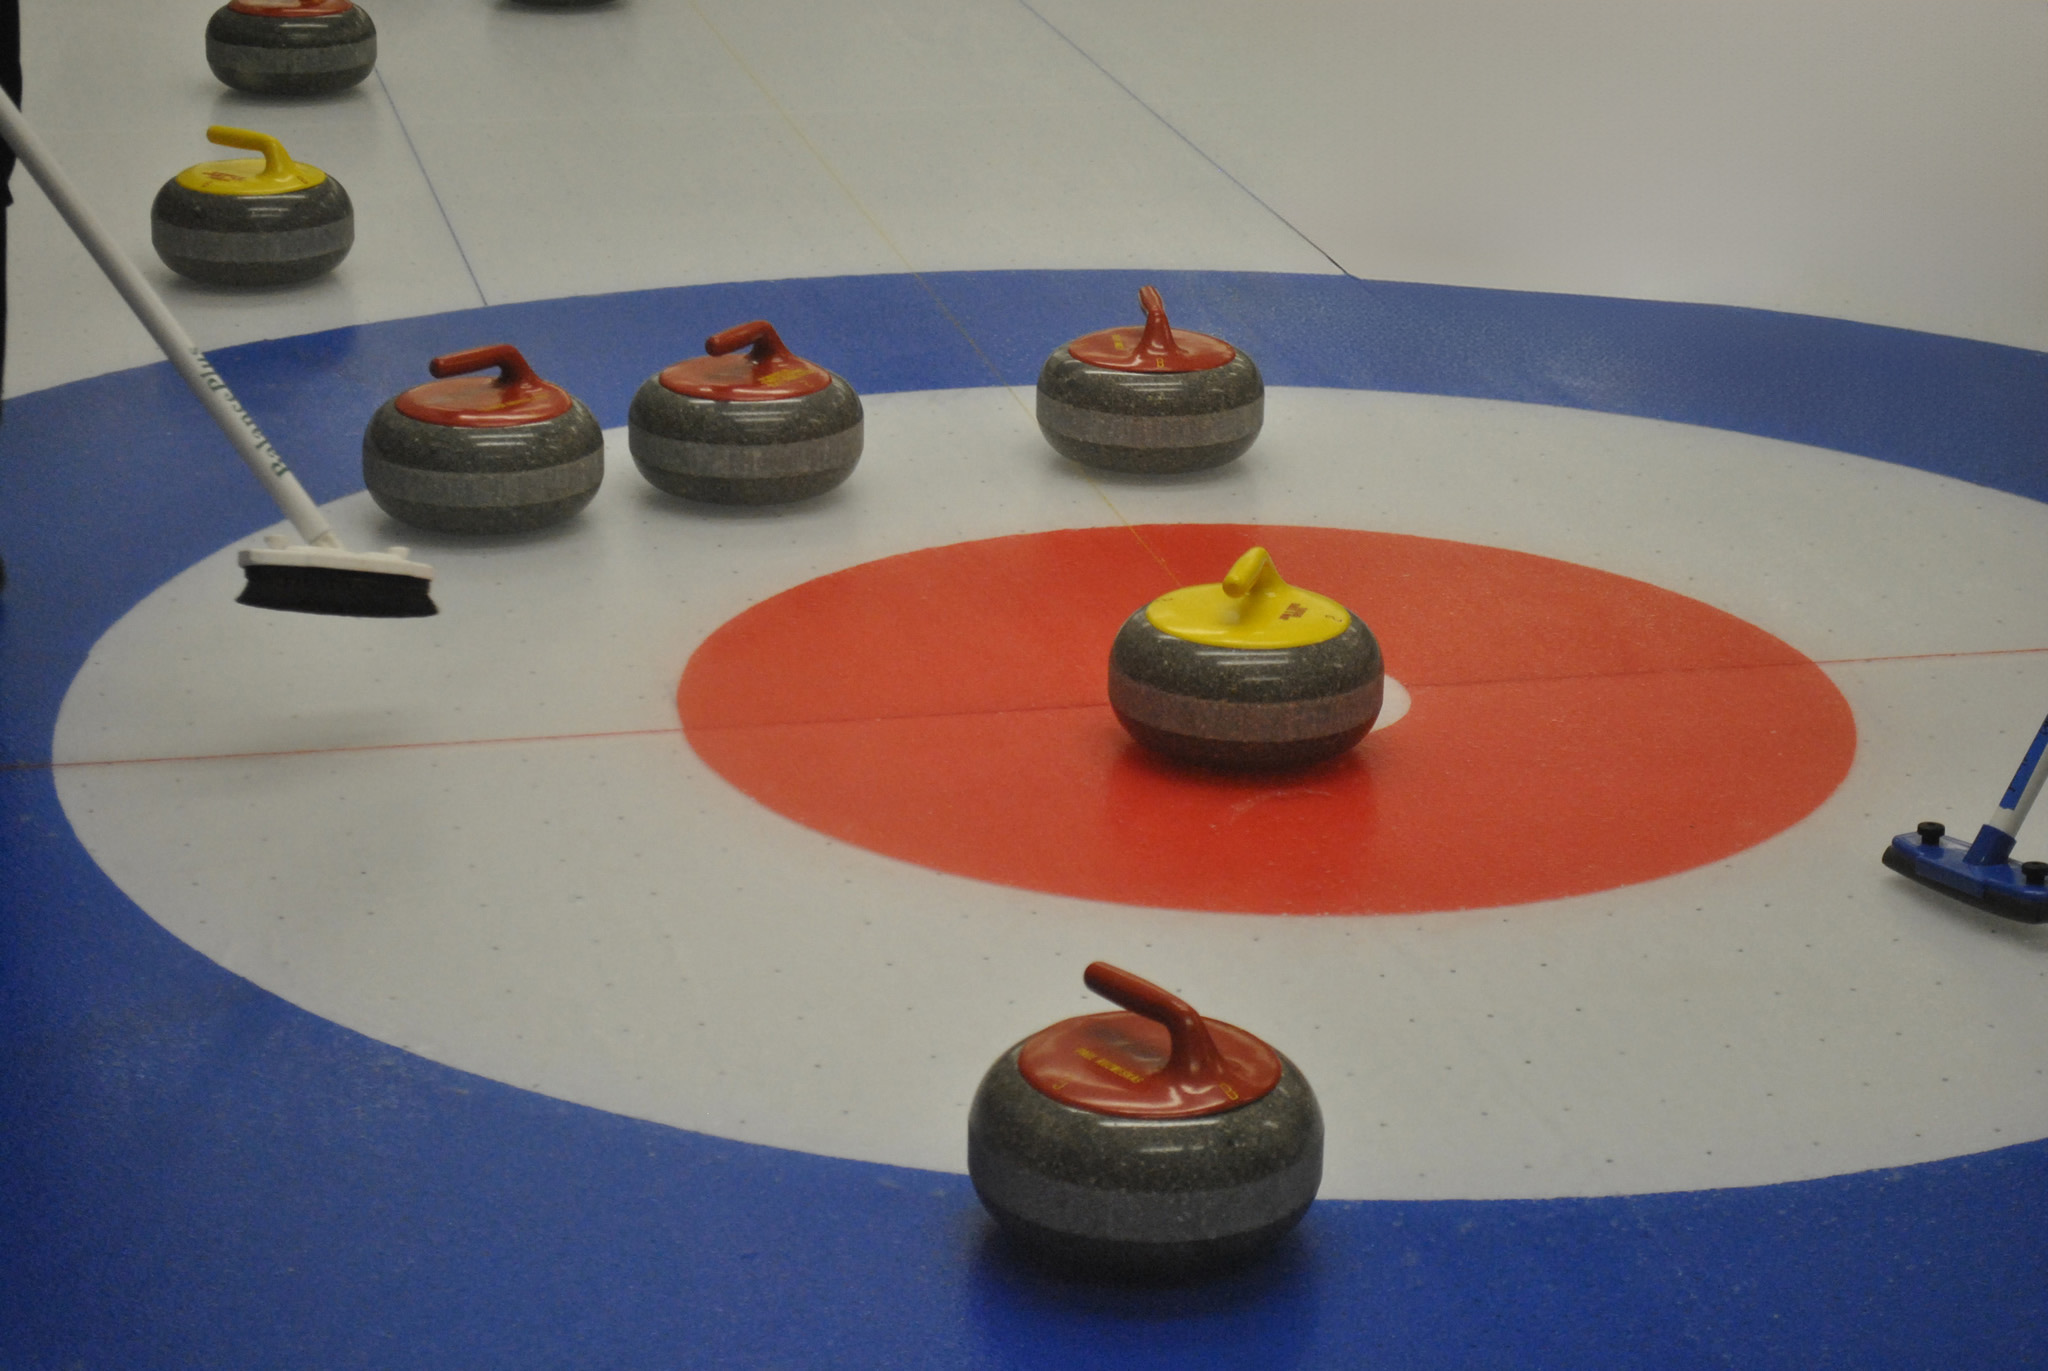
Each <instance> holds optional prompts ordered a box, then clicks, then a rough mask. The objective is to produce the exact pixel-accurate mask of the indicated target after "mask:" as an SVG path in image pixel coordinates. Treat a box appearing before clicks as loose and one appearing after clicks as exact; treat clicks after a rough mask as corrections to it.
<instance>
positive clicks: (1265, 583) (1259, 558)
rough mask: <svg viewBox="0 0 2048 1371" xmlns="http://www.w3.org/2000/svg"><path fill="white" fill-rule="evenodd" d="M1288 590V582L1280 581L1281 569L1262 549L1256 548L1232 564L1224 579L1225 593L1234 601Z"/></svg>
mask: <svg viewBox="0 0 2048 1371" xmlns="http://www.w3.org/2000/svg"><path fill="white" fill-rule="evenodd" d="M1286 589H1287V582H1285V581H1283V580H1281V579H1280V568H1278V567H1276V566H1274V565H1273V558H1272V556H1271V555H1270V554H1268V553H1267V551H1266V549H1264V548H1262V547H1255V548H1253V549H1252V550H1251V551H1250V552H1247V553H1245V555H1244V556H1242V557H1240V558H1238V559H1237V560H1236V561H1235V562H1232V563H1231V564H1230V570H1229V572H1228V573H1226V574H1225V575H1224V577H1223V593H1224V594H1225V595H1228V596H1229V597H1230V598H1231V599H1233V600H1241V599H1243V598H1244V597H1245V596H1247V595H1250V594H1253V593H1255V592H1256V593H1257V594H1260V595H1272V594H1276V593H1278V592H1280V591H1283V590H1286Z"/></svg>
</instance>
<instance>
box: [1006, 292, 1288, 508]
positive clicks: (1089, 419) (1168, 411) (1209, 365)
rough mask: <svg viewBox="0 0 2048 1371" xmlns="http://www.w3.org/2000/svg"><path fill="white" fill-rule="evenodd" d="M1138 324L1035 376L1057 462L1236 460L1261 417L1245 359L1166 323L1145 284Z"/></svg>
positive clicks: (1071, 347)
mask: <svg viewBox="0 0 2048 1371" xmlns="http://www.w3.org/2000/svg"><path fill="white" fill-rule="evenodd" d="M1138 303H1139V304H1140V306H1142V307H1143V309H1144V311H1145V322H1144V324H1143V325H1142V326H1133V327H1127V328H1112V329H1104V330H1102V331H1101V332H1099V333H1091V334H1088V335H1087V336H1086V337H1082V338H1076V339H1075V340H1074V341H1073V342H1071V343H1068V344H1067V345H1066V346H1065V347H1062V348H1058V349H1055V350H1054V352H1053V354H1052V356H1050V357H1048V358H1046V359H1045V366H1044V367H1043V368H1041V369H1040V371H1039V373H1038V427H1039V428H1040V430H1041V431H1043V432H1044V434H1045V438H1046V441H1047V442H1049V443H1051V444H1052V445H1053V447H1054V448H1055V449H1056V450H1057V451H1058V452H1059V453H1060V455H1061V456H1063V457H1071V458H1072V459H1073V460H1075V461H1077V462H1079V463H1081V464H1082V465H1084V466H1091V467H1100V468H1103V469H1106V470H1109V471H1131V472H1142V473H1147V474H1153V475H1161V474H1167V473H1171V472H1177V471H1200V470H1202V469H1203V468H1205V467H1214V466H1221V465H1223V463H1225V462H1228V461H1230V460H1232V459H1233V458H1235V457H1238V456H1240V455H1241V454H1242V453H1243V452H1244V450H1245V449H1246V448H1248V447H1250V446H1251V445H1252V440H1253V439H1254V438H1257V437H1258V436H1259V426H1260V425H1261V424H1262V423H1263V422H1264V421H1265V414H1266V383H1265V382H1264V381H1263V380H1262V379H1261V378H1260V376H1259V368H1258V366H1257V365H1256V364H1255V363H1253V361H1252V359H1251V358H1250V357H1249V356H1247V355H1246V354H1245V353H1243V352H1241V351H1239V350H1238V349H1237V348H1235V347H1233V346H1231V345H1230V344H1229V343H1226V342H1224V341H1223V340H1222V339H1221V338H1214V337H1211V336H1210V335H1208V334H1206V333H1191V332H1189V331H1188V330H1186V329H1177V328H1175V327H1173V326H1172V324H1170V323H1168V322H1167V318H1166V304H1165V302H1164V301H1163V300H1161V299H1160V297H1159V292H1158V291H1156V290H1154V289H1153V288H1152V287H1151V286H1145V287H1142V288H1141V289H1140V290H1139V291H1138Z"/></svg>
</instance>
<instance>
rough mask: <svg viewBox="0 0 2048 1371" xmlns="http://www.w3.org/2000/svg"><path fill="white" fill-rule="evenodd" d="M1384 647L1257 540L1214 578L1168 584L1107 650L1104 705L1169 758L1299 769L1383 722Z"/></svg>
mask: <svg viewBox="0 0 2048 1371" xmlns="http://www.w3.org/2000/svg"><path fill="white" fill-rule="evenodd" d="M1385 688H1386V672H1385V670H1384V668H1383V667H1382V665H1381V662H1380V645H1379V643H1378V642H1377V641H1376V640H1375V639H1374V638H1373V636H1372V630H1371V629H1369V628H1367V627H1366V626H1365V625H1364V623H1362V622H1361V621H1360V620H1359V618H1358V616H1357V615H1355V614H1353V613H1351V611H1349V610H1347V609H1345V608H1344V606H1342V605H1340V604H1338V603H1337V602H1336V601H1335V600H1331V599H1328V598H1327V597H1325V596H1321V595H1318V594H1316V593H1315V592H1313V591H1308V590H1301V589H1298V588H1297V587H1294V586H1290V585H1288V584H1287V583H1286V582H1285V581H1283V580H1281V579H1280V571H1279V569H1278V568H1277V567H1275V566H1274V565H1273V559H1272V558H1271V557H1269V556H1267V555H1266V550H1265V549H1264V548H1262V547H1255V548H1253V549H1252V550H1251V551H1249V552H1247V553H1245V554H1244V556H1242V557H1240V558H1238V559H1237V562H1236V564H1235V565H1234V566H1232V567H1231V568H1230V574H1229V575H1227V576H1225V577H1224V578H1223V582H1222V584H1220V585H1200V586H1183V587H1182V588H1181V589H1179V590H1173V591H1168V592H1167V593H1166V594H1164V595H1162V596H1160V597H1159V598H1158V599H1156V600H1154V601H1153V602H1152V603H1151V604H1149V605H1147V606H1145V608H1143V609H1141V610H1139V611H1138V612H1137V613H1136V614H1133V615H1132V616H1131V617H1130V618H1128V619H1126V620H1125V621H1124V626H1123V627H1122V628H1121V629H1118V630H1117V635H1116V641H1115V642H1113V643H1112V644H1111V645H1110V649H1109V704H1110V708H1111V709H1113V710H1115V711H1116V717H1117V720H1118V722H1120V723H1122V724H1123V726H1124V727H1125V728H1126V729H1128V730H1129V731H1130V734H1131V736H1132V737H1133V738H1136V739H1137V740H1138V741H1139V742H1140V743H1143V744H1144V745H1145V746H1146V747H1148V748H1150V749H1151V750H1153V751H1154V752H1158V753H1161V754H1163V755H1165V756H1167V757H1171V758H1173V759H1174V760H1176V761H1183V762H1194V763H1196V764H1198V765H1202V766H1213V767H1224V768H1229V769H1233V770H1267V769H1277V768H1281V767H1293V766H1306V765H1308V764H1310V763H1312V762H1320V761H1323V760H1325V759H1326V758H1330V757H1334V756H1336V755H1337V754H1339V753H1341V752H1343V751H1345V750H1346V749H1348V748H1350V747H1353V746H1355V745H1356V744H1357V742H1358V740H1359V739H1361V738H1363V737H1364V736H1365V735H1366V733H1367V732H1368V731H1370V730H1371V728H1372V725H1373V720H1375V719H1377V718H1379V714H1380V700H1381V696H1382V693H1383V692H1384V690H1385Z"/></svg>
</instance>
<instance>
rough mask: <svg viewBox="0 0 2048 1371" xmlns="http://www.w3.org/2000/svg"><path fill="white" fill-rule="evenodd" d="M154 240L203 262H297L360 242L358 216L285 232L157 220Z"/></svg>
mask: <svg viewBox="0 0 2048 1371" xmlns="http://www.w3.org/2000/svg"><path fill="white" fill-rule="evenodd" d="M149 232H150V240H151V242H152V243H154V244H155V246H156V250H157V251H158V252H159V253H161V254H163V255H164V256H166V257H186V258H191V259H193V260H196V261H201V262H230V263H254V262H297V261H301V260H304V259H305V258H308V257H320V256H324V255H325V254H327V253H332V252H347V251H348V250H349V248H350V247H352V246H353V245H354V244H355V241H356V226H355V221H354V219H352V218H350V219H341V220H337V221H336V222H334V223H331V224H315V225H313V226H312V227H310V228H297V229H285V230H282V231H259V230H258V229H256V228H254V227H252V228H251V229H250V230H249V231H246V232H241V233H235V232H228V231H224V230H221V229H196V228H186V227H184V226H183V225H181V224H167V223H165V222H164V221H163V220H162V219H156V220H153V221H152V222H151V224H150V226H149Z"/></svg>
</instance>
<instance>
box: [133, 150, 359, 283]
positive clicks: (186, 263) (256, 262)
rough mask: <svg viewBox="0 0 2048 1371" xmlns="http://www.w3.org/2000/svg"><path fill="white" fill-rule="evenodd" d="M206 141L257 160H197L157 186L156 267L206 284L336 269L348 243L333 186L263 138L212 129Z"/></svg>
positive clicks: (350, 227)
mask: <svg viewBox="0 0 2048 1371" xmlns="http://www.w3.org/2000/svg"><path fill="white" fill-rule="evenodd" d="M206 132H207V137H208V138H209V139H210V140H212V141H213V142H216V143H219V144H222V145H223V146H226V147H240V148H253V149H256V150H258V151H260V152H262V153H263V154H264V157H263V160H262V161H260V162H258V161H255V160H253V159H245V160H237V161H227V162H201V163H199V164H198V165H196V166H192V167H187V168H186V169H185V170H184V171H182V172H180V173H178V175H176V176H174V177H172V178H171V179H170V180H168V181H166V182H164V185H163V188H162V189H161V190H159V191H158V192H157V195H156V200H155V202H154V203H153V204H152V205H151V206H150V210H149V231H150V241H151V243H152V244H154V245H155V247H156V251H157V256H159V257H161V258H162V259H163V261H164V265H165V266H167V267H169V268H170V269H171V270H173V271H175V272H177V273H178V274H179V275H180V276H184V277H187V278H189V279H191V280H194V281H198V282H201V283H202V284H205V285H210V286H278V285H289V284H291V283H293V282H296V281H306V280H311V279H312V278H313V277H315V276H319V275H322V274H323V273H325V272H329V271H332V270H334V268H335V267H336V266H338V265H340V263H341V260H342V259H343V258H344V257H346V256H348V251H349V249H350V248H351V247H353V246H354V245H355V238H356V226H355V207H354V206H353V205H352V204H350V202H349V198H348V192H347V191H346V190H344V189H342V185H341V182H339V181H337V180H335V179H334V178H333V177H331V176H329V175H328V174H327V173H326V172H324V171H322V170H320V168H318V167H315V166H312V165H310V164H308V163H305V162H298V161H294V160H293V159H292V157H291V154H289V153H288V152H286V151H285V149H284V145H283V144H281V143H279V142H278V141H277V140H276V139H275V138H272V137H270V136H269V135H267V134H261V133H255V132H253V131H251V130H248V129H231V128H224V127H219V126H216V127H214V128H210V129H208V130H207V131H206Z"/></svg>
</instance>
